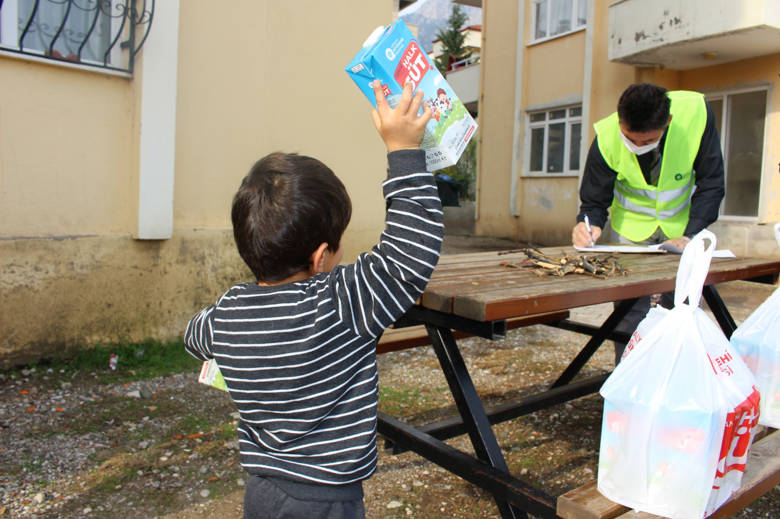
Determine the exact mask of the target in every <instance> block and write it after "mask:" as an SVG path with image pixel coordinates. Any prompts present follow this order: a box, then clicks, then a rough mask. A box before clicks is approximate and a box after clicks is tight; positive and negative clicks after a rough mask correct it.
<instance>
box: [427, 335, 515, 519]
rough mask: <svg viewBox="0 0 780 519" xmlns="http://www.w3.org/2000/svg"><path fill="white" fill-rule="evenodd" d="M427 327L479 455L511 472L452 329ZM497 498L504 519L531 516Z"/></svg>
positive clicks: (499, 467) (490, 463) (481, 458)
mask: <svg viewBox="0 0 780 519" xmlns="http://www.w3.org/2000/svg"><path fill="white" fill-rule="evenodd" d="M425 327H426V328H427V330H428V334H429V335H430V337H431V340H432V342H433V349H434V351H436V355H437V356H438V358H439V363H440V364H441V368H442V371H443V372H444V376H445V377H446V378H447V383H448V384H449V386H450V391H452V396H453V398H454V399H455V403H456V405H457V406H458V411H459V412H460V415H461V417H462V418H463V423H464V426H465V428H466V431H467V432H468V434H469V438H470V439H471V444H472V445H473V446H474V451H475V452H476V454H477V457H478V458H479V459H480V460H483V461H485V462H487V463H488V464H489V465H490V466H492V467H495V468H497V469H499V470H501V471H503V472H506V473H507V474H508V473H509V467H508V466H507V464H506V460H504V455H503V453H502V452H501V449H500V448H499V446H498V441H497V440H496V437H495V435H494V434H493V429H492V428H491V426H490V422H489V421H488V417H487V415H486V414H485V408H484V407H483V405H482V401H481V400H480V399H479V395H478V394H477V391H476V389H475V388H474V383H473V382H472V380H471V376H470V375H469V373H468V370H467V369H466V363H465V362H464V361H463V357H462V356H461V354H460V351H459V350H458V346H457V344H456V343H455V338H454V337H453V335H452V331H451V330H450V329H448V328H441V327H438V326H434V325H430V324H426V325H425ZM495 499H496V505H497V506H498V509H499V512H500V513H501V517H503V518H504V519H509V518H513V519H514V518H527V517H528V515H527V514H526V513H525V512H523V511H522V510H519V509H517V508H516V507H514V506H512V505H511V504H510V503H508V502H507V501H505V500H503V499H500V498H498V497H496V498H495Z"/></svg>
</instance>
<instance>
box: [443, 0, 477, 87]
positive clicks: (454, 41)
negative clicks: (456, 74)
mask: <svg viewBox="0 0 780 519" xmlns="http://www.w3.org/2000/svg"><path fill="white" fill-rule="evenodd" d="M466 20H468V16H467V15H466V13H464V12H463V11H462V10H461V9H460V5H459V4H454V5H453V6H452V12H451V13H450V17H449V18H447V27H446V28H445V29H441V30H439V32H437V33H436V37H437V38H438V39H439V40H440V41H441V50H442V52H441V54H440V55H438V56H436V57H435V62H436V68H438V69H439V72H441V73H442V74H444V73H446V72H447V69H448V68H449V67H450V65H451V64H452V63H454V62H456V61H459V60H462V59H466V58H469V57H471V51H468V52H467V51H466V48H465V47H464V46H463V43H464V42H465V41H466V35H465V34H463V33H462V32H460V31H461V29H463V25H464V24H465V23H466Z"/></svg>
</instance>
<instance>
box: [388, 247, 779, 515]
mask: <svg viewBox="0 0 780 519" xmlns="http://www.w3.org/2000/svg"><path fill="white" fill-rule="evenodd" d="M541 252H543V253H544V254H545V255H547V256H559V255H561V254H567V255H579V254H581V253H579V252H577V251H575V250H574V249H573V248H572V247H553V248H545V249H542V250H541ZM587 255H590V254H587ZM616 256H617V257H618V261H619V263H620V264H621V265H622V266H623V267H625V268H626V269H627V270H628V271H629V272H628V274H627V275H625V276H612V277H608V278H606V279H601V278H596V277H591V276H587V275H583V274H568V275H566V276H563V277H558V276H554V275H550V276H538V275H536V274H534V272H533V270H532V269H531V268H525V267H523V265H522V263H523V261H524V260H525V259H526V256H525V254H524V253H523V252H522V251H519V250H518V251H510V252H507V251H501V252H480V253H472V254H456V255H450V256H442V258H441V259H440V261H439V264H438V266H437V267H436V270H435V272H434V274H433V277H432V279H431V281H430V283H429V284H428V287H427V288H426V290H425V292H424V294H423V295H422V297H421V298H420V300H419V302H418V304H417V305H415V306H414V307H413V308H412V309H411V310H410V311H409V312H408V313H407V314H406V315H405V316H404V317H403V318H401V319H400V320H399V321H398V322H397V323H396V327H399V328H402V327H407V326H416V325H424V326H425V328H426V330H427V332H428V335H429V338H430V342H431V344H432V345H433V348H434V351H435V352H436V354H437V357H438V359H439V363H440V365H441V368H442V371H443V373H444V375H445V377H446V378H447V383H448V385H449V387H450V390H451V392H452V395H453V398H454V400H455V403H456V405H457V407H458V412H459V416H457V417H454V418H450V419H447V420H442V421H440V422H436V423H432V424H428V425H425V426H422V427H417V428H415V427H412V426H409V425H407V424H405V423H403V422H401V421H399V420H397V419H395V418H393V417H391V416H389V415H386V414H384V413H380V414H379V432H380V433H381V434H382V435H383V436H384V437H385V438H387V440H388V442H389V444H390V445H392V446H393V447H394V449H395V450H396V452H401V451H404V450H412V451H415V452H417V453H418V454H420V455H421V456H423V457H425V458H427V459H429V460H431V461H433V462H434V463H437V464H438V465H440V466H442V467H444V468H446V469H447V470H449V471H451V472H453V473H455V474H457V475H459V476H460V477H462V478H464V479H466V480H467V481H470V482H471V483H474V484H476V485H477V486H480V487H482V488H484V489H486V490H488V491H489V492H491V493H492V494H493V495H494V497H495V500H496V505H497V507H498V509H499V512H500V514H501V516H502V517H503V518H519V517H527V513H532V514H534V515H536V516H538V517H551V518H553V517H556V512H555V509H556V500H555V497H553V496H549V495H547V494H546V493H544V492H542V491H540V490H538V489H536V488H534V487H532V486H531V485H529V484H527V483H525V482H523V481H521V480H519V479H517V478H515V477H513V476H512V475H511V474H509V471H508V467H507V465H506V461H505V460H504V457H503V454H502V452H501V450H500V449H499V447H498V443H497V441H496V438H495V435H494V434H493V430H492V427H491V425H492V424H496V423H500V422H503V421H506V420H509V419H512V418H516V417H518V416H522V415H524V414H528V413H531V412H534V411H536V410H539V409H544V408H547V407H550V406H553V405H556V404H559V403H562V402H566V401H569V400H572V399H574V398H579V397H581V396H584V395H587V394H592V393H595V392H597V391H598V389H599V388H600V387H601V385H602V384H603V382H604V380H606V378H607V376H608V374H604V375H598V376H595V377H588V378H582V377H580V378H579V379H577V380H574V379H575V377H576V375H577V374H578V373H579V371H580V369H581V368H582V367H583V366H584V365H585V363H586V362H587V361H588V359H589V358H590V357H591V356H592V355H593V354H594V353H595V352H596V350H597V349H598V348H599V347H600V346H601V344H602V343H603V342H604V341H605V340H607V339H617V340H622V341H626V340H627V339H628V336H627V334H625V333H621V332H617V331H615V327H616V326H617V324H618V323H619V322H620V321H621V320H622V318H623V317H624V316H625V314H626V313H627V312H628V311H629V310H630V308H631V306H633V304H634V302H635V301H636V300H637V298H640V297H644V296H649V295H651V294H656V293H662V292H669V291H672V290H674V283H675V278H676V274H677V266H678V262H679V258H680V256H679V255H673V254H618V255H616ZM778 273H780V259H773V258H736V259H719V258H713V259H712V262H711V265H710V269H709V274H708V276H707V278H706V281H705V287H704V290H703V296H704V300H705V301H706V302H707V304H708V306H709V307H710V310H711V311H712V312H713V315H714V316H715V318H716V320H717V322H718V324H719V325H720V326H721V328H722V329H723V331H724V333H725V334H726V335H727V336H730V335H731V333H732V332H733V331H734V329H735V328H736V324H735V323H734V320H733V319H732V317H731V315H730V313H729V311H728V309H727V308H726V305H725V304H724V303H723V300H722V299H721V298H720V296H719V294H718V292H717V290H716V289H715V287H714V284H716V283H721V282H725V281H733V280H743V279H754V280H762V281H765V282H767V281H768V282H775V281H776V279H777V275H778ZM607 302H614V303H616V304H615V308H614V311H613V312H612V314H611V315H610V316H609V317H608V318H607V319H606V320H605V321H604V323H602V325H601V326H599V327H596V326H591V325H587V324H582V323H576V322H572V321H570V320H569V319H564V320H560V316H561V312H562V311H568V310H570V309H573V308H577V307H582V306H590V305H595V304H600V303H607ZM545 315H551V316H556V317H555V319H556V320H555V321H553V322H547V323H545V324H548V325H551V326H556V327H559V328H563V329H567V330H571V331H576V332H579V333H583V334H585V335H589V336H590V337H591V338H590V339H589V340H588V341H587V343H586V344H585V346H584V347H583V348H582V350H581V351H580V352H579V354H578V355H577V356H576V357H575V358H574V359H573V360H572V361H571V363H570V364H569V366H568V367H567V368H566V369H565V370H564V371H563V372H562V373H561V375H560V376H559V377H558V378H557V379H556V380H555V381H553V382H552V383H551V384H550V386H549V388H548V389H547V390H546V391H544V392H542V393H540V394H538V395H533V396H531V397H526V398H523V399H521V400H518V401H515V402H510V403H507V404H503V405H501V406H498V407H494V408H491V409H485V408H484V406H483V404H482V402H481V400H480V398H479V395H478V393H477V391H476V389H475V388H474V384H473V382H472V380H471V377H470V375H469V373H468V370H467V368H466V364H465V362H464V361H463V358H462V356H461V354H460V350H459V348H458V345H457V342H456V340H455V336H454V334H453V331H455V332H462V333H467V334H471V335H477V336H480V337H484V338H487V339H494V338H497V337H500V336H502V335H503V334H504V333H505V331H506V320H507V319H516V318H525V317H527V318H530V319H529V322H530V323H538V322H540V321H542V322H544V319H543V317H544V316H545ZM563 315H567V314H563ZM533 318H537V319H533ZM464 433H467V434H468V435H469V437H470V439H471V442H472V445H473V446H474V450H475V453H476V457H472V456H471V455H469V454H466V453H464V452H462V451H459V450H457V449H455V448H453V447H451V446H449V445H447V444H446V443H444V441H443V440H445V439H447V438H452V437H454V436H458V435H460V434H464Z"/></svg>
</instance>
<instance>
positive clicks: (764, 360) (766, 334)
mask: <svg viewBox="0 0 780 519" xmlns="http://www.w3.org/2000/svg"><path fill="white" fill-rule="evenodd" d="M775 238H777V244H778V246H780V223H778V224H776V225H775ZM731 344H732V345H733V346H734V348H735V349H736V350H737V351H738V352H739V354H740V355H742V360H744V361H745V364H747V366H748V368H750V371H752V372H753V374H754V375H755V377H756V383H757V387H758V390H759V391H760V392H761V418H760V419H759V423H760V424H762V425H766V426H769V427H775V428H780V288H778V289H777V290H775V291H774V293H773V294H772V295H771V296H769V298H768V299H767V300H766V301H764V302H763V303H761V306H759V307H758V308H757V309H756V310H755V311H754V312H753V313H752V314H750V316H749V317H748V318H747V319H745V322H744V323H742V324H741V325H740V326H739V327H738V328H737V329H736V330H735V331H734V333H733V334H732V336H731Z"/></svg>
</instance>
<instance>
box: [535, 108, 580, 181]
mask: <svg viewBox="0 0 780 519" xmlns="http://www.w3.org/2000/svg"><path fill="white" fill-rule="evenodd" d="M572 108H579V109H580V115H570V110H571V109H572ZM559 110H565V112H566V115H565V116H564V118H563V119H550V118H549V114H550V112H557V111H559ZM540 113H543V114H545V117H544V121H538V122H533V123H532V122H531V116H532V115H535V114H540ZM561 122H565V123H566V139H565V140H564V143H563V171H560V172H554V173H553V172H549V173H548V172H547V171H531V144H532V141H531V131H532V130H534V129H538V128H544V144H543V146H544V148H543V150H542V164H543V165H544V167H546V166H547V153H548V150H547V147H548V141H549V138H548V137H549V133H548V132H549V126H550V124H559V123H561ZM574 124H579V125H580V154H579V156H578V160H580V162H581V161H582V153H581V151H582V142H583V127H582V103H578V104H567V105H562V106H554V107H549V108H544V109H541V110H536V109H534V110H528V111H527V112H526V114H525V146H524V148H525V149H524V153H523V156H524V160H523V176H524V177H541V178H561V177H578V176H579V174H580V170H581V169H582V164H580V167H578V168H577V169H571V167H570V164H569V160H570V158H571V135H572V133H571V127H572V125H574Z"/></svg>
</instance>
